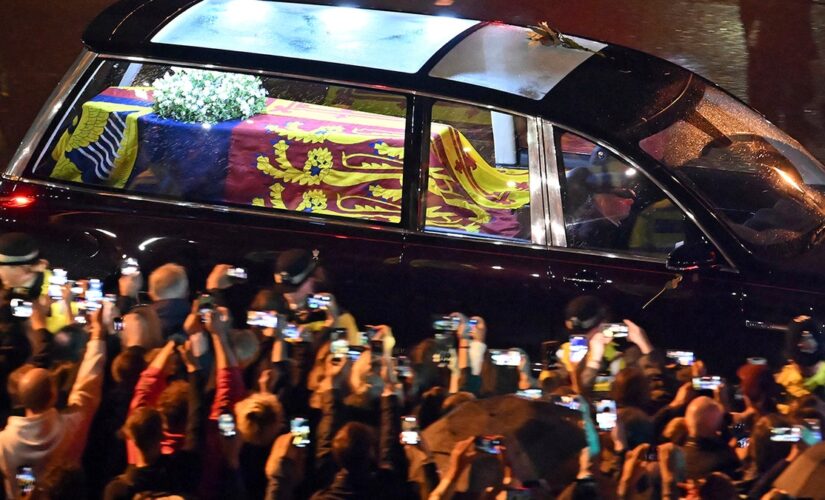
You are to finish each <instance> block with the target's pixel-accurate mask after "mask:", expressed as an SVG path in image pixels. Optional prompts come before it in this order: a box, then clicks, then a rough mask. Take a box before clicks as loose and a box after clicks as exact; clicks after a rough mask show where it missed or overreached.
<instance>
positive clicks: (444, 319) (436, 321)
mask: <svg viewBox="0 0 825 500" xmlns="http://www.w3.org/2000/svg"><path fill="white" fill-rule="evenodd" d="M459 325H461V318H459V317H458V316H433V330H435V331H437V332H447V333H455V332H457V331H458V327H459Z"/></svg>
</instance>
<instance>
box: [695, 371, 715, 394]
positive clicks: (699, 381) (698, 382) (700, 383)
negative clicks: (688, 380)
mask: <svg viewBox="0 0 825 500" xmlns="http://www.w3.org/2000/svg"><path fill="white" fill-rule="evenodd" d="M720 385H722V377H720V376H719V375H713V376H711V377H693V389H694V390H697V391H702V390H710V391H714V390H716V389H717V388H718V387H719V386H720Z"/></svg>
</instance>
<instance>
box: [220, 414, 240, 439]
mask: <svg viewBox="0 0 825 500" xmlns="http://www.w3.org/2000/svg"><path fill="white" fill-rule="evenodd" d="M218 430H219V431H220V433H221V436H223V437H232V436H234V435H235V433H236V432H235V417H234V416H233V415H232V414H231V413H221V414H220V415H219V416H218Z"/></svg>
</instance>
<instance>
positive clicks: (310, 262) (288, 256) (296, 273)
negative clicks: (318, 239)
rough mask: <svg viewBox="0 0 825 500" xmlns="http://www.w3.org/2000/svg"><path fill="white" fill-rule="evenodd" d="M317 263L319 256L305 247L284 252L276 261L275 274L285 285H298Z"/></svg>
mask: <svg viewBox="0 0 825 500" xmlns="http://www.w3.org/2000/svg"><path fill="white" fill-rule="evenodd" d="M316 265H317V258H316V257H315V255H313V254H312V253H310V252H308V251H306V250H303V249H298V248H296V249H292V250H287V251H285V252H282V253H281V254H280V255H279V256H278V260H277V261H276V262H275V274H276V275H279V276H280V277H281V283H282V284H284V285H292V286H297V285H300V284H301V283H303V282H304V281H306V279H307V278H308V277H309V276H310V274H311V273H312V271H313V270H314V269H315V266H316Z"/></svg>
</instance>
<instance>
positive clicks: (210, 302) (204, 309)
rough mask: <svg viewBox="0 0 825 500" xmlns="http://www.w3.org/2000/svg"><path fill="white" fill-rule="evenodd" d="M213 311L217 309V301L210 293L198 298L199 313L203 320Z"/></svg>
mask: <svg viewBox="0 0 825 500" xmlns="http://www.w3.org/2000/svg"><path fill="white" fill-rule="evenodd" d="M213 309H215V299H213V298H212V296H211V295H209V294H208V293H204V294H201V295H200V297H198V313H200V315H201V319H203V315H204V314H206V313H208V312H210V311H212V310H213Z"/></svg>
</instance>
